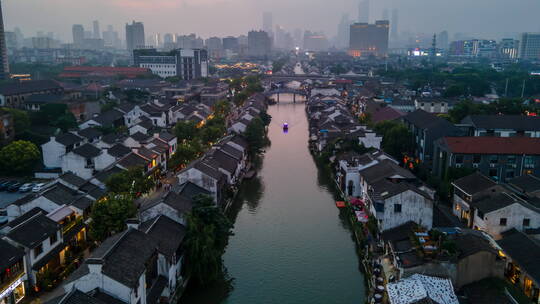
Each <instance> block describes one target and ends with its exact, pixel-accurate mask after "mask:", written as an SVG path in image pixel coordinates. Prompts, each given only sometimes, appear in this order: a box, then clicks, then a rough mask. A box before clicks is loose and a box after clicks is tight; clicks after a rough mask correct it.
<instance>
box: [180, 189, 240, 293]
mask: <svg viewBox="0 0 540 304" xmlns="http://www.w3.org/2000/svg"><path fill="white" fill-rule="evenodd" d="M231 229H232V224H231V222H230V221H229V219H228V218H227V217H226V216H225V215H224V214H223V212H222V211H221V210H220V209H219V208H218V207H217V206H216V205H215V204H214V201H213V198H212V197H211V196H208V195H200V196H198V197H196V198H195V199H194V202H193V209H192V211H191V213H189V214H188V217H187V235H186V241H185V248H186V257H187V258H186V259H187V263H186V271H187V273H188V275H190V276H192V278H194V279H195V280H197V281H198V282H199V283H200V284H201V285H206V284H209V283H212V282H214V281H215V280H217V279H218V278H219V277H220V276H221V274H222V273H223V259H222V255H223V253H224V251H225V246H226V245H227V242H228V239H229V236H230V235H232V232H231Z"/></svg>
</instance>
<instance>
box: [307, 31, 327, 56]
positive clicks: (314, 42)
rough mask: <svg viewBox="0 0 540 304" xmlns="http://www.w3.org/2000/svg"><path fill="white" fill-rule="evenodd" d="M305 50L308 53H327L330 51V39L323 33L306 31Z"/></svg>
mask: <svg viewBox="0 0 540 304" xmlns="http://www.w3.org/2000/svg"><path fill="white" fill-rule="evenodd" d="M304 49H305V50H307V51H325V50H327V49H328V39H326V36H325V35H324V34H322V33H316V32H310V31H306V32H305V33H304Z"/></svg>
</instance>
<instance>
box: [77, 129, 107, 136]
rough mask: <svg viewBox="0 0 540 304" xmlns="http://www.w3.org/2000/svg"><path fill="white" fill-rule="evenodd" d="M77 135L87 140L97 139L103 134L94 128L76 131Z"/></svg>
mask: <svg viewBox="0 0 540 304" xmlns="http://www.w3.org/2000/svg"><path fill="white" fill-rule="evenodd" d="M77 133H78V134H79V135H80V136H82V137H85V138H88V139H94V138H98V137H100V136H101V135H102V134H103V132H101V131H100V130H98V129H96V128H86V129H82V130H80V131H78V132H77Z"/></svg>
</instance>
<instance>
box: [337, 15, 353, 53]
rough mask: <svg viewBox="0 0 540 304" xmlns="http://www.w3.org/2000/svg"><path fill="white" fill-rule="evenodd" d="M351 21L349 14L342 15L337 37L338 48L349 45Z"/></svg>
mask: <svg viewBox="0 0 540 304" xmlns="http://www.w3.org/2000/svg"><path fill="white" fill-rule="evenodd" d="M351 23H352V22H351V20H349V15H348V14H343V15H342V16H341V21H340V22H339V25H338V32H337V39H336V46H337V47H338V48H346V47H347V46H348V45H349V29H350V28H351Z"/></svg>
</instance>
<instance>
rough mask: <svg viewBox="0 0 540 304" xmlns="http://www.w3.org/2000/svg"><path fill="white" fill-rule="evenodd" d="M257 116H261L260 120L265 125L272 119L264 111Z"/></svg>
mask: <svg viewBox="0 0 540 304" xmlns="http://www.w3.org/2000/svg"><path fill="white" fill-rule="evenodd" d="M259 116H260V117H261V120H262V122H263V124H264V125H265V126H268V125H269V124H270V122H271V121H272V116H270V114H268V113H267V112H266V111H262V112H261V113H260V114H259Z"/></svg>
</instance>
